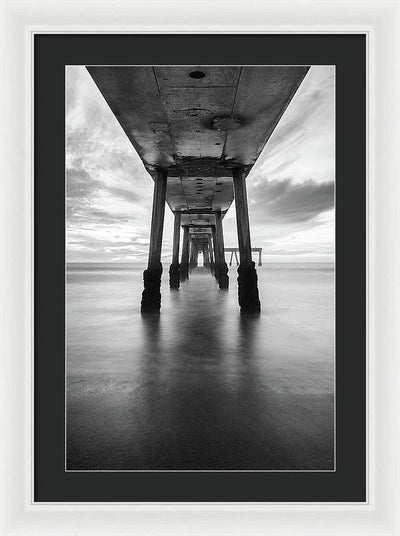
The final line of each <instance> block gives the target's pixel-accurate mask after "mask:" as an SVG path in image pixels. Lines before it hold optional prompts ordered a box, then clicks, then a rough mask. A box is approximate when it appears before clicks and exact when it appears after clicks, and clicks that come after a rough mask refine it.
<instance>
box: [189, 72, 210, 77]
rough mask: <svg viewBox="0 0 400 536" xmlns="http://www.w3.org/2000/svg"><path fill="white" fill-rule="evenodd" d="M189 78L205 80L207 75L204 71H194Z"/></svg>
mask: <svg viewBox="0 0 400 536" xmlns="http://www.w3.org/2000/svg"><path fill="white" fill-rule="evenodd" d="M189 76H190V78H204V77H205V76H206V74H205V73H203V71H192V72H191V73H189Z"/></svg>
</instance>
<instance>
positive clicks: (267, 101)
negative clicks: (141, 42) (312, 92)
mask: <svg viewBox="0 0 400 536" xmlns="http://www.w3.org/2000/svg"><path fill="white" fill-rule="evenodd" d="M87 69H88V71H89V73H90V74H91V76H92V78H93V79H94V81H95V83H96V84H97V86H98V88H99V89H100V91H101V93H102V94H103V96H104V98H105V100H106V101H107V103H108V105H109V106H110V108H111V110H112V112H113V113H114V115H115V117H116V118H117V119H118V121H119V123H120V124H121V126H122V128H123V129H124V131H125V133H126V135H127V136H128V138H129V140H130V141H131V143H132V145H133V146H134V147H135V149H136V151H137V153H138V154H139V156H140V158H141V159H142V161H143V163H144V165H145V167H146V168H147V170H148V171H149V172H150V174H152V173H154V170H155V169H156V168H159V167H162V168H165V169H167V170H168V183H167V202H168V204H169V206H170V207H171V209H172V210H186V211H188V212H187V213H186V214H184V215H182V224H196V222H197V224H198V225H200V226H201V225H205V224H208V225H211V224H214V223H215V220H214V216H213V215H212V214H210V212H211V211H213V210H214V211H215V210H221V211H222V212H223V213H224V212H226V211H227V210H228V208H229V206H230V205H231V203H232V201H233V183H232V168H233V167H238V166H239V167H243V168H244V169H245V170H246V173H248V172H249V171H250V169H251V167H252V166H253V165H254V164H255V162H256V160H257V158H258V156H259V155H260V153H261V151H262V149H263V147H264V146H265V144H266V143H267V141H268V139H269V138H270V136H271V134H272V132H273V131H274V129H275V127H276V125H277V124H278V122H279V119H280V118H281V116H282V114H283V113H284V111H285V109H286V108H287V106H288V104H289V102H290V100H291V99H292V97H293V96H294V94H295V93H296V91H297V89H298V87H299V85H300V84H301V82H302V80H303V78H304V76H305V75H306V73H307V71H308V67H306V66H259V67H258V66H257V67H248V66H246V67H240V66H230V67H226V66H221V67H219V66H196V65H192V66H178V67H173V66H159V67H151V66H117V67H116V66H110V67H107V66H91V67H89V66H88V67H87ZM196 211H198V214H195V212H196ZM202 211H204V213H202ZM197 216H199V217H197Z"/></svg>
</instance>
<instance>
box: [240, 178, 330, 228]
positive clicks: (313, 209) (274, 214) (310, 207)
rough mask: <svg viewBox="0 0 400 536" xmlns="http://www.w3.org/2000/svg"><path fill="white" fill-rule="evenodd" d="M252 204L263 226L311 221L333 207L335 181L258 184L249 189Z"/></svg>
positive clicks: (269, 182)
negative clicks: (265, 224) (266, 224)
mask: <svg viewBox="0 0 400 536" xmlns="http://www.w3.org/2000/svg"><path fill="white" fill-rule="evenodd" d="M249 202H250V209H251V213H252V218H253V219H254V218H257V221H259V222H260V223H271V222H273V223H282V224H285V223H302V222H307V221H310V220H313V219H314V218H316V217H317V216H318V215H319V214H321V213H322V212H325V211H327V210H329V209H331V208H332V207H333V205H334V182H333V181H328V182H322V183H319V182H316V181H315V180H312V179H309V180H308V181H305V182H303V183H300V184H298V183H295V182H293V181H292V180H291V179H284V180H276V181H268V180H265V181H264V182H261V181H258V182H257V184H256V185H254V186H253V187H251V188H249Z"/></svg>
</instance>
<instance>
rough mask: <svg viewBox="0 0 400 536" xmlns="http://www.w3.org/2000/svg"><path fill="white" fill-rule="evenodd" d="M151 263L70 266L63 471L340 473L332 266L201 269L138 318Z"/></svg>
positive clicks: (165, 284) (164, 286) (166, 291)
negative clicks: (252, 278)
mask: <svg viewBox="0 0 400 536" xmlns="http://www.w3.org/2000/svg"><path fill="white" fill-rule="evenodd" d="M144 268H145V267H144V266H137V265H128V264H93V263H92V264H89V263H87V264H86V263H76V264H68V267H67V304H66V334H67V349H66V409H67V426H66V431H67V441H66V444H67V449H66V466H67V470H108V471H114V470H124V471H126V470H141V471H143V470H164V471H165V470H171V471H172V470H188V471H193V470H231V471H240V470H243V471H249V470H251V471H258V470H264V471H265V470H274V471H278V470H279V471H281V470H288V471H293V470H306V471H315V470H333V469H334V424H335V423H334V368H335V354H334V265H333V264H331V263H287V264H283V263H281V264H278V263H269V264H264V265H263V266H261V267H257V272H258V277H259V291H260V301H261V306H262V311H261V314H260V316H257V317H254V316H245V315H241V314H240V311H239V306H238V303H237V282H236V277H237V275H236V266H233V265H232V266H231V267H230V269H229V278H230V287H229V290H227V291H224V290H219V289H218V285H217V283H216V282H215V279H214V278H213V277H212V276H211V275H210V273H209V272H206V271H205V269H203V268H198V269H197V270H195V271H194V272H192V274H191V276H190V279H189V280H188V281H186V282H184V283H182V284H181V288H180V289H179V290H178V291H176V290H170V289H169V287H168V268H169V266H168V265H167V264H164V273H163V282H162V289H161V293H162V305H161V313H160V314H159V315H145V316H142V315H141V313H140V301H141V293H142V290H143V281H142V273H143V269H144Z"/></svg>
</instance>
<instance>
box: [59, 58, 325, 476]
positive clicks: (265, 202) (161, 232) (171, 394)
mask: <svg viewBox="0 0 400 536" xmlns="http://www.w3.org/2000/svg"><path fill="white" fill-rule="evenodd" d="M65 79H66V87H65V110H66V112H65V113H66V116H65V129H66V132H65V134H66V136H65V138H66V143H65V157H66V159H65V183H66V187H65V228H66V266H65V270H66V274H65V281H66V289H65V297H66V298H65V341H66V343H65V470H66V471H67V472H76V471H109V472H111V471H254V472H257V471H260V472H261V471H291V472H293V471H319V472H324V471H327V472H334V471H335V469H336V437H335V432H336V422H335V396H336V393H335V119H336V118H335V66H334V65H257V66H252V65H67V66H66V67H65Z"/></svg>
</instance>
